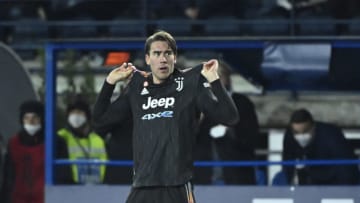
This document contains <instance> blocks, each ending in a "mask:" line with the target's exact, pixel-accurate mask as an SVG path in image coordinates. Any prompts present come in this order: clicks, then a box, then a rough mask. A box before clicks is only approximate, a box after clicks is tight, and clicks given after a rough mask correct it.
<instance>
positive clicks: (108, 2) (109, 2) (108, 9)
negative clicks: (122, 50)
mask: <svg viewBox="0 0 360 203" xmlns="http://www.w3.org/2000/svg"><path fill="white" fill-rule="evenodd" d="M139 1H140V0H121V1H119V0H104V1H94V0H52V1H51V4H52V5H51V8H52V13H53V14H52V17H51V19H52V20H90V21H91V20H96V21H110V20H113V19H114V18H115V17H119V16H121V17H123V18H125V19H126V18H138V17H139V16H141V12H142V11H143V10H142V8H141V7H140V6H139V5H141V4H140V2H139ZM85 28H86V26H85ZM108 28H109V26H107V25H104V26H98V27H97V35H98V36H106V35H108V32H109V29H108ZM53 32H54V31H53ZM52 35H54V36H52V37H57V35H56V33H52ZM94 37H95V36H94Z"/></svg>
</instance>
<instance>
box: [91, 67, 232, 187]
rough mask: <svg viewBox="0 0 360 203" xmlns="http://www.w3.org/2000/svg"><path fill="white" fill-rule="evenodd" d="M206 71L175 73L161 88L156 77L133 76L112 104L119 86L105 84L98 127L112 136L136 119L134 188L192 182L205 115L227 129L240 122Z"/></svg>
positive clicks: (97, 107) (97, 110)
mask: <svg viewBox="0 0 360 203" xmlns="http://www.w3.org/2000/svg"><path fill="white" fill-rule="evenodd" d="M201 70H202V65H199V66H197V67H195V68H192V69H190V70H188V71H179V70H176V69H175V70H174V73H173V74H172V75H171V76H170V77H169V78H168V79H167V80H166V81H164V82H163V83H161V84H153V82H152V76H151V75H150V76H149V77H147V78H146V77H143V76H142V75H140V74H138V73H134V75H133V77H132V78H131V81H130V82H129V84H128V86H127V88H126V90H125V92H124V94H122V95H121V96H119V98H117V99H116V100H115V101H114V102H112V103H111V102H110V98H111V96H112V93H113V90H114V85H110V84H108V83H107V82H105V83H104V85H103V87H102V89H101V91H100V94H99V96H98V98H97V101H96V104H95V107H94V127H95V128H96V129H97V130H101V131H107V130H109V129H110V128H112V127H113V126H114V125H121V124H122V123H124V122H123V121H124V120H125V119H130V118H132V119H133V150H134V151H133V154H134V156H133V157H134V166H133V169H134V177H133V187H143V186H175V185H182V184H185V183H186V182H188V181H189V180H190V179H191V178H192V169H193V147H194V146H193V145H194V143H195V136H196V131H197V129H198V124H199V118H200V112H203V113H204V114H205V115H206V116H209V117H211V118H212V119H214V120H215V121H218V122H219V123H222V124H233V123H235V122H237V119H238V114H237V110H236V107H235V105H234V103H233V101H232V99H231V98H230V97H229V96H228V95H227V93H226V91H225V89H224V88H223V86H222V85H221V83H220V80H215V81H214V82H212V83H211V84H209V83H208V82H207V81H206V79H205V78H204V77H203V76H202V75H201V74H200V72H201ZM119 150H121V149H119Z"/></svg>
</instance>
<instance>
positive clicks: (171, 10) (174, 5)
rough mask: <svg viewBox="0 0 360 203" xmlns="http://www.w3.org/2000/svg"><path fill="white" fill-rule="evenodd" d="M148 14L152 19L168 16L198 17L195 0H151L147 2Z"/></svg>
mask: <svg viewBox="0 0 360 203" xmlns="http://www.w3.org/2000/svg"><path fill="white" fill-rule="evenodd" d="M147 7H148V12H149V13H148V16H149V17H150V18H151V19H162V18H168V17H179V18H180V17H182V18H184V17H187V18H190V19H194V18H196V17H197V8H196V5H195V0H170V1H169V0H167V1H166V0H149V1H148V3H147Z"/></svg>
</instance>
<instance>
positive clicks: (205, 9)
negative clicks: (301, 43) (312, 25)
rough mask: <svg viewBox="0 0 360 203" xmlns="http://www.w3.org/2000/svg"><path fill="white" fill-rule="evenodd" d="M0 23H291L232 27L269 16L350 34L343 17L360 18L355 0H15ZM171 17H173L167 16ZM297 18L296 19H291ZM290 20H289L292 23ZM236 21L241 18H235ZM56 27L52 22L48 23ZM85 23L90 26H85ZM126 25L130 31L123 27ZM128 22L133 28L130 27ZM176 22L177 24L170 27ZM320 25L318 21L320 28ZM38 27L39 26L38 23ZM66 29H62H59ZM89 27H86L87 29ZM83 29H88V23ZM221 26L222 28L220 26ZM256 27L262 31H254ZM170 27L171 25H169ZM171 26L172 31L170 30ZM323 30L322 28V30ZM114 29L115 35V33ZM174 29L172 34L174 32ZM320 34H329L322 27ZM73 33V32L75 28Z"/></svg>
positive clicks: (100, 29) (215, 29)
mask: <svg viewBox="0 0 360 203" xmlns="http://www.w3.org/2000/svg"><path fill="white" fill-rule="evenodd" d="M0 4H1V6H0V19H1V20H0V22H1V21H13V20H24V19H26V20H29V19H31V20H35V21H36V20H39V21H47V22H55V21H74V20H76V21H84V20H85V21H121V20H129V19H130V20H134V19H135V20H143V21H144V22H146V23H145V24H143V26H141V27H144V25H147V26H146V29H145V30H144V29H143V30H139V24H134V23H132V24H126V23H125V24H120V25H118V26H120V28H117V29H115V28H112V26H117V25H116V24H108V26H106V25H101V26H97V27H96V30H95V31H94V32H93V33H88V34H89V35H90V36H92V37H105V36H112V35H111V34H110V33H111V32H112V29H114V31H113V32H115V33H116V34H118V35H121V34H125V35H128V36H129V35H131V34H134V33H135V34H138V35H139V36H145V35H146V34H147V33H152V32H153V30H154V29H158V28H169V29H174V31H179V34H184V32H186V35H203V34H214V35H252V34H259V35H268V34H267V32H269V33H270V34H274V35H276V34H285V35H286V34H289V33H290V31H287V30H289V29H290V28H288V29H287V30H286V27H287V26H286V25H285V26H282V25H276V26H275V27H281V29H282V27H284V29H285V31H283V30H281V32H280V31H276V30H274V29H275V28H273V27H272V26H270V27H269V26H267V25H266V24H261V23H260V24H259V25H260V28H258V27H256V26H257V24H254V25H253V26H254V28H250V29H249V28H248V25H247V24H246V23H245V24H246V26H237V28H234V25H232V26H231V23H232V21H233V22H235V24H236V22H237V20H241V19H245V20H254V19H255V20H256V19H257V20H269V19H300V20H302V19H306V18H314V19H328V20H329V19H332V20H338V21H340V22H337V23H335V26H334V27H335V28H334V33H331V34H334V35H336V34H337V35H346V34H354V33H352V32H351V31H349V24H348V23H343V22H341V21H343V20H350V19H354V18H357V17H359V13H360V12H359V2H358V1H356V0H344V1H337V0H271V1H268V0H266V1H264V0H253V1H251V0H222V1H220V0H184V1H182V0H171V1H164V0H133V1H129V0H105V1H101V3H100V2H99V1H94V0H64V1H62V0H33V1H25V0H16V1H8V0H2V1H0ZM151 20H161V21H164V22H162V23H163V24H161V23H160V24H157V25H155V24H154V23H152V22H151ZM167 20H171V21H167ZM174 20H175V21H176V20H197V21H198V22H197V23H194V24H191V25H186V24H181V23H179V22H177V23H178V24H176V25H174ZM208 20H214V23H215V25H209V26H208V27H207V26H205V25H204V24H206V23H204V21H208ZM294 22H295V21H294ZM294 22H293V23H294ZM238 24H239V23H238ZM52 27H53V28H54V27H56V26H55V25H54V26H52ZM84 27H89V26H88V25H87V26H84ZM123 27H127V30H132V32H130V31H127V32H125V31H119V30H122V29H123V30H124V28H123ZM132 27H136V29H135V28H132ZM174 27H176V28H174ZM318 28H319V29H320V28H321V26H319V27H318ZM39 29H40V28H39ZM62 29H65V28H62ZM62 29H55V28H54V29H50V30H49V33H48V35H47V37H50V38H57V37H61V36H62V35H61V32H66V31H63V30H62ZM86 29H87V30H86ZM86 29H85V28H84V29H83V30H85V31H88V32H89V30H90V29H89V28H86ZM13 30H14V28H13V27H11V26H10V27H8V26H5V25H4V26H2V31H0V35H2V39H3V40H4V41H10V42H11V39H8V38H9V36H10V33H12V32H13ZM221 30H222V31H221ZM258 30H260V31H259V32H260V33H256V32H257V31H258ZM294 30H295V31H294V32H293V33H292V34H294V33H295V34H296V33H301V32H300V28H299V26H298V27H296V25H295V28H294ZM170 31H171V30H170ZM174 31H172V32H174ZM320 33H321V32H320ZM116 34H115V35H114V36H116ZM175 34H176V33H175ZM322 34H325V35H326V34H329V33H326V31H323V32H322ZM75 35H76V33H75Z"/></svg>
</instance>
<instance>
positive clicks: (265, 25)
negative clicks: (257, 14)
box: [250, 16, 290, 36]
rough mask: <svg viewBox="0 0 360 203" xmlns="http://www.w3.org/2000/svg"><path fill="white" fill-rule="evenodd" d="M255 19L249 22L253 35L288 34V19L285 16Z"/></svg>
mask: <svg viewBox="0 0 360 203" xmlns="http://www.w3.org/2000/svg"><path fill="white" fill-rule="evenodd" d="M256 20H257V21H254V22H253V23H251V24H250V26H251V33H252V34H253V35H255V36H274V35H275V36H281V35H288V34H289V27H290V26H289V20H288V19H286V18H285V17H281V16H274V17H267V18H266V19H264V18H259V19H256Z"/></svg>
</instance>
